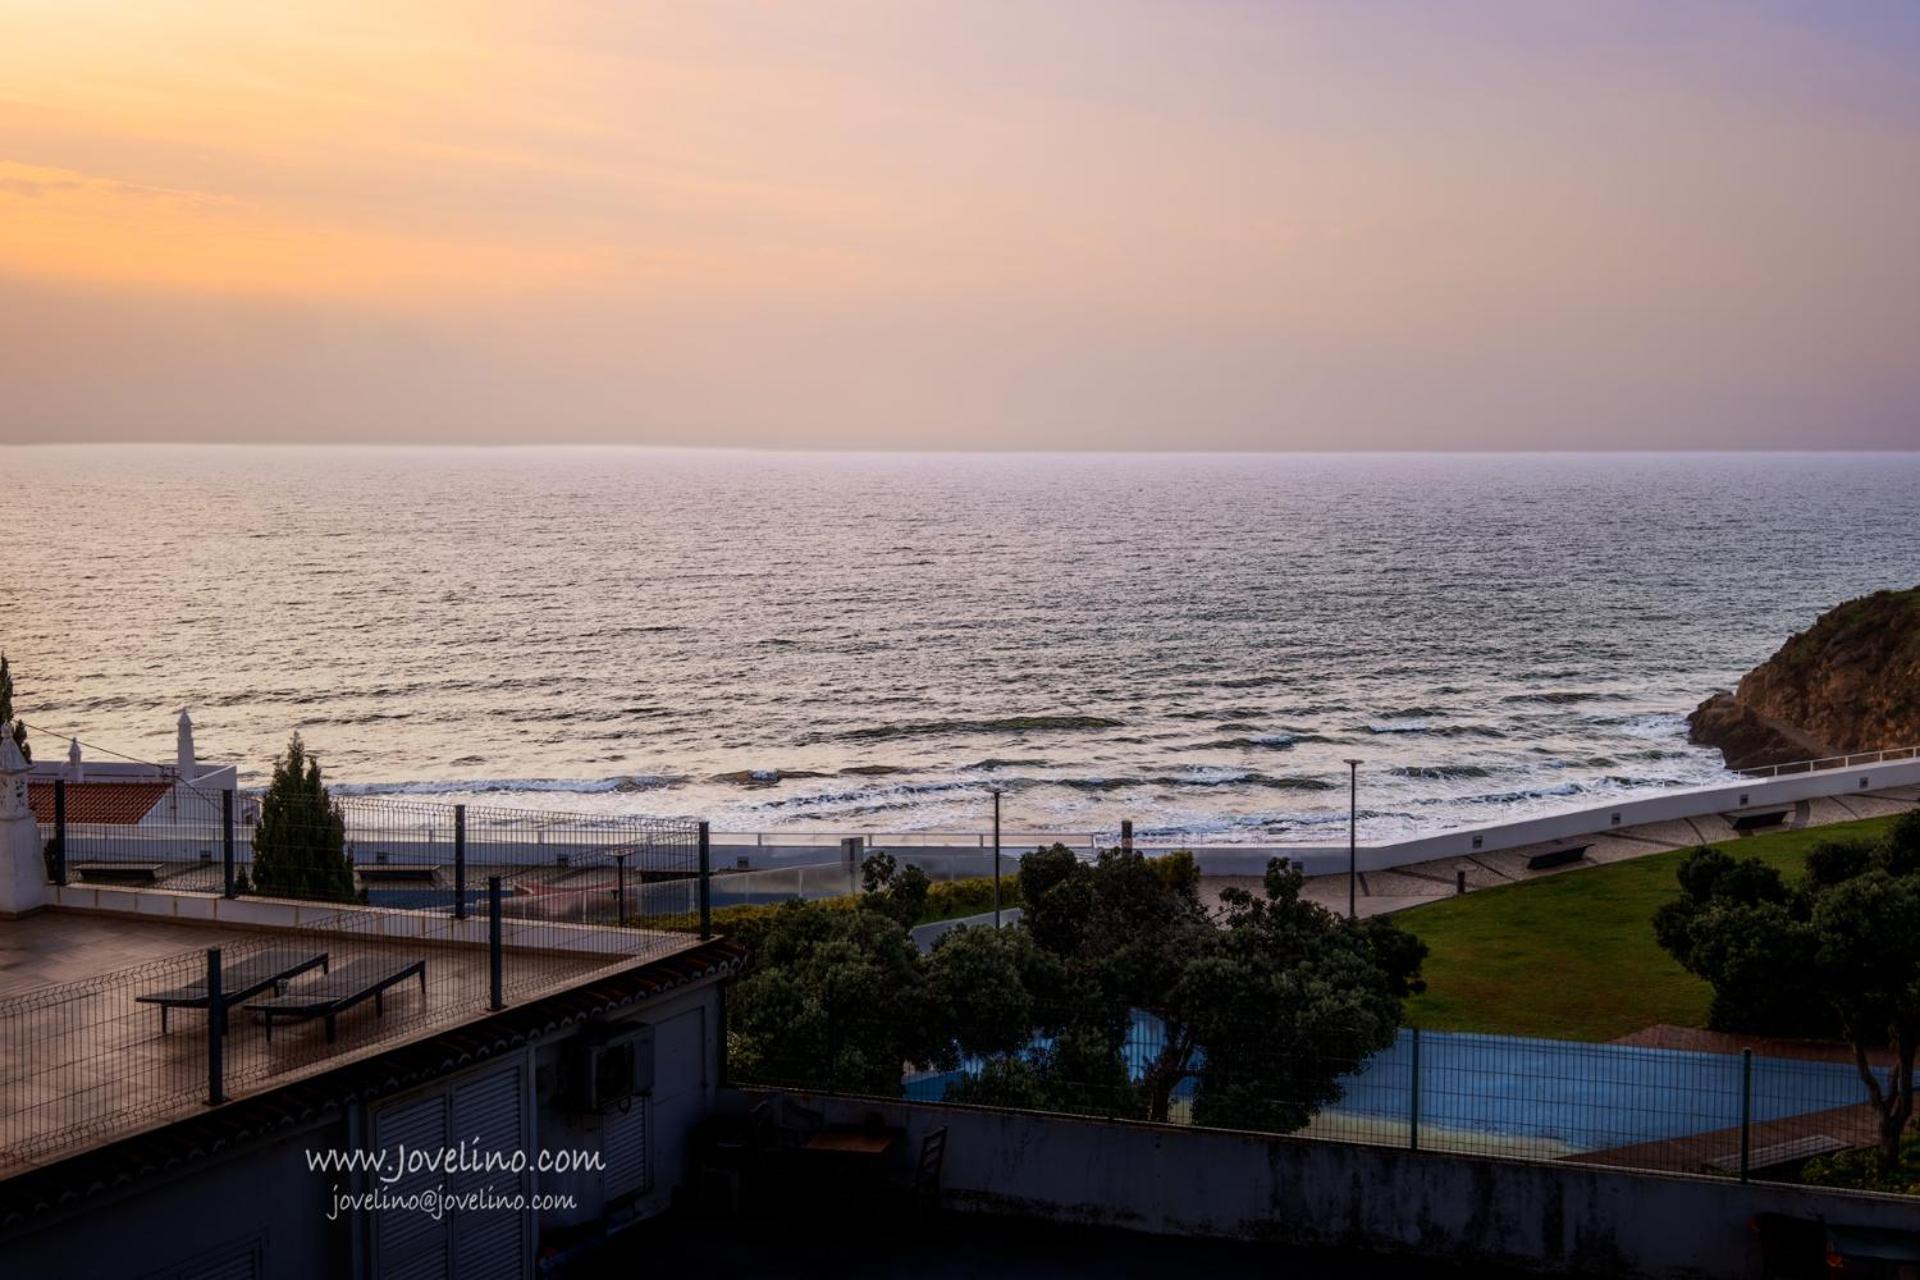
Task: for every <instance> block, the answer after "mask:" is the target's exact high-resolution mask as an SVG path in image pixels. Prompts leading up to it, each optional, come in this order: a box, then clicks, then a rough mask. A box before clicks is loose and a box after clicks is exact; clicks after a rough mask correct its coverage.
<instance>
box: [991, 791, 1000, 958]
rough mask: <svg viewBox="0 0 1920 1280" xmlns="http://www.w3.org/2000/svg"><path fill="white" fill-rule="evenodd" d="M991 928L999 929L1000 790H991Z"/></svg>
mask: <svg viewBox="0 0 1920 1280" xmlns="http://www.w3.org/2000/svg"><path fill="white" fill-rule="evenodd" d="M993 927H994V928H996V929H998V928H999V927H1000V788H999V787H995V788H994V789H993Z"/></svg>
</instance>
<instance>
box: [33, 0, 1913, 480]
mask: <svg viewBox="0 0 1920 1280" xmlns="http://www.w3.org/2000/svg"><path fill="white" fill-rule="evenodd" d="M1841 9H1843V10H1844V11H1845V12H1844V15H1843V16H1842V17H1839V18H1836V17H1834V16H1833V14H1834V12H1835V11H1834V9H1833V7H1831V6H1818V5H1812V4H1809V5H1804V6H1802V5H1795V4H1790V3H1784V2H1780V3H1767V2H1765V0H1751V2H1747V0H1743V2H1742V3H1716V2H1713V0H1701V2H1699V3H1693V4H1688V5H1683V6H1674V5H1668V4H1653V3H1647V4H1640V3H1629V2H1625V0H1623V2H1622V3H1617V4H1608V5H1603V6H1595V5H1590V4H1585V3H1571V2H1569V3H1565V4H1554V3H1538V2H1537V0H1514V2H1513V3H1509V4H1489V3H1479V4H1461V5H1457V6H1456V5H1449V6H1430V5H1424V4H1413V3H1408V4H1404V5H1392V4H1385V3H1371V2H1367V3H1332V2H1330V0H1329V2H1327V3H1293V4H1285V3H1255V2H1253V0H1236V2H1228V0H1200V2H1194V3H1177V4H1176V3H1173V2H1172V0H1153V2H1146V0H1103V2H1102V3H1099V4H1093V3H1066V2H1049V0H1020V2H1017V3H1016V2H1010V0H968V3H965V4H958V3H946V4H931V3H919V2H917V0H817V2H814V3H806V4H779V5H768V4H763V3H762V4H724V3H715V4H699V5H693V4H680V3H674V4H665V3H661V4H651V3H634V4H630V5H601V4H570V3H557V4H541V5H532V4H506V3H495V2H486V3H481V2H475V3H461V4H438V3H431V4H430V3H401V4H394V3H392V2H391V0H388V2H387V3H382V4H371V3H360V2H359V0H325V2H310V0H281V2H280V3H275V4H269V5H262V4H253V3H223V2H214V0H200V2H198V3H186V2H184V0H121V2H116V3H108V2H105V0H57V2H56V0H34V2H23V0H0V303H4V305H3V306H0V441H33V440H47V439H244V440H301V441H306V440H376V441H387V440H423V441H439V440H444V441H503V440H541V441H545V440H579V441H610V440H611V441H631V442H635V443H713V444H756V445H772V446H793V445H798V446H850V447H874V446H881V447H955V446H962V447H965V446H1011V447H1033V446H1048V447H1067V448H1079V447H1128V448H1134V447H1143V448H1191V447H1205V448H1294V447H1310V448H1324V447H1334V448H1340V447H1616V446H1629V447H1632V446H1652V447H1667V446H1674V445H1689V446H1700V447H1743V446H1762V447H1779V446H1816V445H1824V444H1832V445H1850V446H1866V447H1871V446H1883V447H1884V446H1900V447H1908V446H1911V445H1912V444H1913V443H1914V441H1915V439H1917V438H1920V362H1916V361H1915V360H1914V359H1913V358H1912V345H1913V336H1914V335H1915V334H1916V333H1920V233H1916V232H1915V230H1914V228H1915V227H1916V226H1920V84H1917V83H1916V81H1917V80H1920V78H1917V77H1915V76H1914V75H1913V73H1912V68H1913V67H1914V65H1916V55H1917V54H1920V33H1917V31H1916V24H1915V21H1914V19H1913V16H1912V15H1913V10H1912V9H1910V8H1903V7H1902V5H1901V4H1900V3H1898V2H1897V0H1896V2H1893V3H1887V4H1885V5H1876V4H1868V3H1862V4H1859V5H1857V6H1842V7H1841Z"/></svg>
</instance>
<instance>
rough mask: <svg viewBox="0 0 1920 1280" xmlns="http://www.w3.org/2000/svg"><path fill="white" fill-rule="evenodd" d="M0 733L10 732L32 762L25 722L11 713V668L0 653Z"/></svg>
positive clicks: (23, 754) (31, 751) (29, 761)
mask: <svg viewBox="0 0 1920 1280" xmlns="http://www.w3.org/2000/svg"><path fill="white" fill-rule="evenodd" d="M0 733H11V734H12V735H13V740H14V742H15V743H17V744H18V745H19V747H20V754H21V755H22V756H24V757H26V761H27V763H28V764H32V763H33V748H32V747H29V746H28V745H27V722H26V721H24V720H21V719H19V718H18V717H16V716H15V715H14V714H13V668H12V667H10V666H8V665H7V655H6V654H4V653H0Z"/></svg>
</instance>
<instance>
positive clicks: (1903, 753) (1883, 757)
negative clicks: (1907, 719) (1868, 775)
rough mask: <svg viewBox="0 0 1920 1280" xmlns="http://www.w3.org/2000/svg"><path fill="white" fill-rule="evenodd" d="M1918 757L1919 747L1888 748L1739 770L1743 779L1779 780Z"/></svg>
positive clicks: (1919, 753)
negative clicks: (1798, 774)
mask: <svg viewBox="0 0 1920 1280" xmlns="http://www.w3.org/2000/svg"><path fill="white" fill-rule="evenodd" d="M1917 757H1920V747H1889V748H1887V749H1886V750H1885V751H1856V752H1853V753H1852V754H1850V755H1841V756H1821V757H1820V758H1819V759H1817V760H1793V761H1789V762H1788V763H1786V764H1770V765H1763V766H1761V767H1759V768H1756V769H1741V770H1740V771H1739V773H1740V776H1741V777H1744V778H1780V777H1786V776H1788V775H1790V774H1796V773H1817V772H1819V771H1820V770H1823V769H1856V768H1859V767H1860V766H1861V765H1869V764H1887V763H1889V762H1891V761H1894V760H1912V759H1915V758H1917Z"/></svg>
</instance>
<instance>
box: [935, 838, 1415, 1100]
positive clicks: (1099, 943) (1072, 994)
mask: <svg viewBox="0 0 1920 1280" xmlns="http://www.w3.org/2000/svg"><path fill="white" fill-rule="evenodd" d="M1020 874H1021V885H1022V893H1023V896H1024V897H1025V898H1026V901H1027V909H1026V915H1025V917H1024V923H1025V926H1026V928H1027V930H1028V931H1029V932H1030V934H1031V936H1032V938H1033V942H1034V945H1035V946H1036V947H1037V948H1038V949H1039V951H1040V952H1042V953H1043V954H1044V955H1045V956H1046V957H1047V959H1048V961H1049V962H1048V963H1045V964H1040V963H1029V964H1028V965H1027V966H1026V967H1025V973H1026V979H1027V982H1028V985H1029V987H1030V988H1032V989H1034V990H1036V992H1037V993H1038V994H1039V996H1040V999H1039V1000H1038V1001H1037V1002H1036V1014H1037V1021H1038V1023H1039V1025H1040V1026H1041V1028H1042V1029H1043V1030H1044V1031H1045V1032H1046V1033H1047V1034H1046V1037H1045V1039H1044V1040H1043V1041H1042V1043H1041V1046H1040V1047H1039V1049H1038V1051H1037V1052H1034V1053H1029V1054H1027V1055H1025V1056H1024V1057H1023V1058H1022V1059H1021V1062H1020V1063H1019V1064H1017V1065H1014V1064H1003V1065H1001V1066H999V1067H998V1068H997V1069H996V1070H995V1071H993V1072H983V1073H982V1075H981V1077H980V1078H979V1080H978V1082H977V1083H976V1082H970V1083H969V1086H968V1088H967V1090H965V1092H966V1093H968V1094H969V1095H972V1096H973V1097H974V1098H975V1100H979V1101H987V1100H990V1095H992V1093H993V1092H994V1091H995V1089H996V1088H999V1089H1004V1090H1006V1091H1007V1093H1008V1096H1009V1099H1011V1098H1012V1097H1018V1096H1031V1095H1036V1094H1037V1095H1038V1096H1041V1097H1043V1098H1047V1099H1050V1100H1060V1099H1063V1098H1071V1097H1073V1096H1074V1095H1076V1094H1078V1095H1079V1097H1080V1098H1081V1100H1082V1101H1084V1102H1088V1103H1090V1104H1092V1105H1093V1106H1095V1107H1097V1108H1098V1109H1101V1110H1112V1111H1118V1112H1126V1113H1131V1114H1136V1115H1142V1116H1144V1117H1145V1118H1147V1119H1151V1120H1166V1119H1168V1118H1169V1117H1170V1114H1171V1111H1172V1102H1173V1097H1174V1095H1175V1093H1176V1092H1177V1091H1179V1089H1180V1088H1181V1086H1182V1085H1183V1084H1184V1083H1186V1082H1188V1081H1192V1082H1193V1083H1194V1086H1195V1088H1194V1117H1195V1119H1196V1120H1199V1121H1201V1122H1203V1123H1207V1124H1219V1125H1230V1126H1234V1127H1243V1128H1259V1129H1269V1130H1279V1131H1286V1130H1291V1129H1296V1128H1298V1127H1300V1126H1301V1125H1303V1124H1305V1123H1306V1122H1307V1121H1308V1120H1309V1119H1311V1118H1312V1116H1313V1113H1314V1112H1315V1111H1317V1110H1318V1109H1319V1107H1321V1106H1322V1105H1324V1104H1326V1103H1327V1102H1330V1101H1333V1100H1335V1099H1337V1098H1338V1097H1339V1087H1338V1084H1337V1081H1338V1078H1339V1077H1340V1076H1341V1075H1344V1074H1346V1073H1348V1072H1350V1071H1353V1070H1354V1069H1356V1068H1357V1067H1358V1066H1359V1065H1360V1064H1361V1063H1362V1062H1364V1061H1365V1060H1366V1058H1367V1057H1368V1056H1370V1055H1371V1054H1373V1053H1375V1052H1378V1051H1379V1050H1381V1049H1383V1048H1385V1047H1387V1046H1388V1045H1389V1044H1391V1043H1392V1042H1393V1038H1394V1035H1395V1033H1396V1032H1397V1030H1398V1028H1399V1025H1400V1020H1401V1015H1402V1002H1403V1000H1404V999H1405V997H1406V996H1407V995H1409V994H1412V993H1415V992H1417V991H1420V990H1422V989H1423V985H1422V984H1421V982H1420V978H1419V972H1420V965H1421V962H1422V961H1423V960H1424V958H1425V956H1426V947H1425V944H1423V943H1421V942H1420V941H1419V940H1418V939H1416V938H1414V937H1412V936H1411V935H1409V934H1407V933H1406V932H1405V931H1403V930H1401V929H1400V928H1399V927H1398V926H1396V925H1394V924H1393V923H1392V922H1391V921H1388V920H1384V919H1377V920H1371V921H1367V922H1365V923H1360V924H1355V923H1351V922H1349V921H1346V920H1344V919H1343V918H1341V917H1339V916H1336V915H1334V914H1333V913H1332V912H1329V911H1327V910H1325V909H1324V908H1322V907H1319V906H1317V905H1315V904H1313V903H1310V902H1306V901H1304V900H1303V899H1302V898H1301V897H1300V890H1301V887H1302V885H1303V883H1304V878H1303V877H1302V875H1301V874H1300V872H1299V871H1298V870H1297V869H1295V868H1293V867H1292V866H1291V865H1290V864H1288V863H1287V862H1286V861H1285V860H1284V859H1275V860H1274V861H1273V862H1272V863H1271V864H1270V865H1269V867H1268V872H1267V876H1266V879H1265V884H1264V889H1265V896H1264V897H1255V896H1254V895H1253V894H1251V893H1249V892H1247V891H1245V890H1238V889H1234V890H1228V891H1227V892H1225V893H1224V894H1222V901H1223V904H1224V907H1223V911H1222V914H1221V915H1220V916H1219V917H1218V918H1217V919H1216V918H1214V917H1212V916H1210V915H1209V914H1208V913H1207V911H1206V910H1205V908H1204V907H1203V905H1202V903H1201V901H1200V897H1199V870H1198V867H1197V865H1196V864H1195V863H1194V861H1193V859H1192V857H1191V856H1190V855H1187V854H1175V855H1172V856H1169V857H1164V858H1154V859H1149V858H1146V857H1145V856H1143V855H1141V854H1139V853H1136V852H1132V851H1127V850H1119V849H1112V850H1108V851H1107V852H1105V853H1103V854H1102V855H1100V857H1099V858H1098V859H1097V860H1096V861H1094V862H1093V863H1091V864H1088V863H1083V862H1081V861H1079V860H1078V859H1077V858H1075V857H1074V856H1073V854H1072V853H1071V852H1070V851H1068V850H1066V849H1064V848H1060V847H1058V846H1056V847H1054V848H1052V849H1043V850H1038V851H1036V852H1035V853H1033V854H1029V855H1028V856H1027V857H1026V858H1025V859H1023V860H1022V862H1021V867H1020ZM1127 1091H1130V1092H1131V1094H1132V1097H1131V1099H1129V1100H1126V1101H1121V1100H1120V1097H1119V1095H1121V1094H1122V1093H1124V1092H1127ZM1061 1105H1064V1104H1061Z"/></svg>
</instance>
